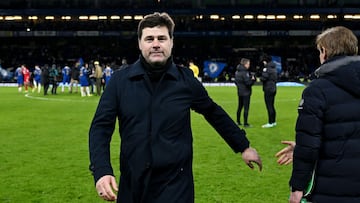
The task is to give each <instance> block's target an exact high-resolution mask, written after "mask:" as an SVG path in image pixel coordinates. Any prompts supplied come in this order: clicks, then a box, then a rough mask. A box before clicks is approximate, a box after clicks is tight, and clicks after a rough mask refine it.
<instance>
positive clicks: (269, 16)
mask: <svg viewBox="0 0 360 203" xmlns="http://www.w3.org/2000/svg"><path fill="white" fill-rule="evenodd" d="M266 19H267V20H275V15H267V16H266Z"/></svg>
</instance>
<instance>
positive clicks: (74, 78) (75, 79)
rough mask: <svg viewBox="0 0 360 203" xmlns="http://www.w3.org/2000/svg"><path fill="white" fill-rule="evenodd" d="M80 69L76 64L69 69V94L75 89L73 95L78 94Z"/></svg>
mask: <svg viewBox="0 0 360 203" xmlns="http://www.w3.org/2000/svg"><path fill="white" fill-rule="evenodd" d="M80 68H81V67H79V65H78V63H76V64H75V65H74V66H73V67H72V69H71V79H70V85H69V88H70V89H69V92H70V93H72V92H73V89H74V88H75V93H77V92H78V89H79V75H80Z"/></svg>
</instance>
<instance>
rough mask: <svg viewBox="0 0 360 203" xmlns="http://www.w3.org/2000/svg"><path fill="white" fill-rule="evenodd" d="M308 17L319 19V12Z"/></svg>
mask: <svg viewBox="0 0 360 203" xmlns="http://www.w3.org/2000/svg"><path fill="white" fill-rule="evenodd" d="M310 19H312V20H319V19H320V15H319V14H312V15H310Z"/></svg>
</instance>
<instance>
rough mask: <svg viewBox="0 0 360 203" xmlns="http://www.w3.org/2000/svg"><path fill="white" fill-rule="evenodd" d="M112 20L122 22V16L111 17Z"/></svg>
mask: <svg viewBox="0 0 360 203" xmlns="http://www.w3.org/2000/svg"><path fill="white" fill-rule="evenodd" d="M110 19H111V20H120V16H110Z"/></svg>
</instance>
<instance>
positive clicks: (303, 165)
mask: <svg viewBox="0 0 360 203" xmlns="http://www.w3.org/2000/svg"><path fill="white" fill-rule="evenodd" d="M325 108H326V103H325V98H324V96H323V93H322V91H321V89H320V88H318V87H314V86H309V87H307V88H306V89H305V90H304V92H303V95H302V99H301V101H300V105H299V107H298V118H297V122H296V146H295V150H294V162H293V170H292V176H291V179H290V183H289V184H290V186H291V187H292V189H293V190H298V191H304V190H305V189H306V187H307V184H308V183H309V181H310V178H311V174H312V172H313V169H314V167H315V163H316V161H317V160H318V157H319V149H320V146H321V137H322V133H323V130H322V129H323V117H324V111H325Z"/></svg>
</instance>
